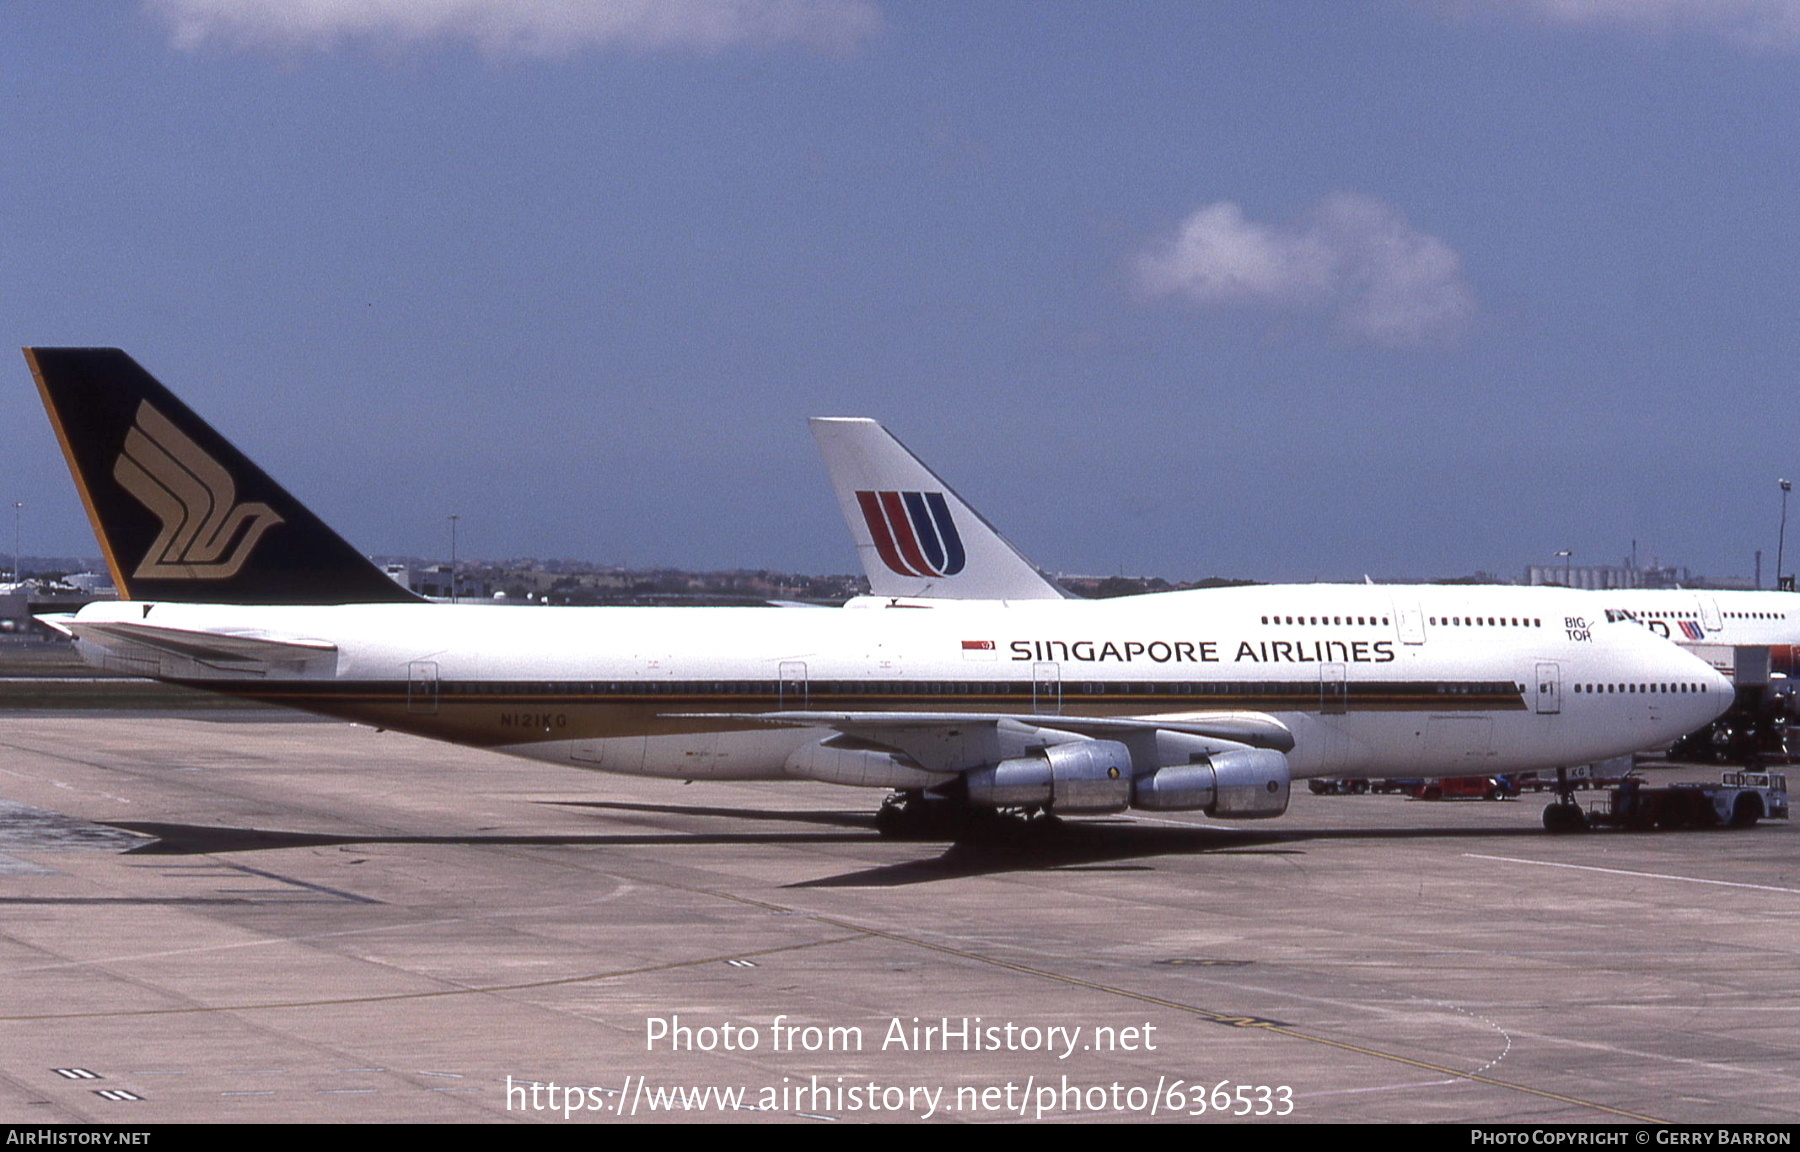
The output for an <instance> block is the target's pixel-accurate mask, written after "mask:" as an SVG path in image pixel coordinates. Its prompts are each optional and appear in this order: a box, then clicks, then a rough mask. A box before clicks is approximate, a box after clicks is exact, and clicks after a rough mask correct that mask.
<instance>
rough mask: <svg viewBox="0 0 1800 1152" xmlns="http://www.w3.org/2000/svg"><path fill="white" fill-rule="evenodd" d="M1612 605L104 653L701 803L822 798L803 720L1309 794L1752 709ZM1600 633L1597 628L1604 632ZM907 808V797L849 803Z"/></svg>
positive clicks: (854, 617)
mask: <svg viewBox="0 0 1800 1152" xmlns="http://www.w3.org/2000/svg"><path fill="white" fill-rule="evenodd" d="M1597 603H1598V602H1597V601H1596V600H1595V598H1594V596H1593V594H1592V593H1587V592H1570V591H1566V590H1563V589H1553V588H1494V587H1478V588H1466V587H1441V588H1440V587H1415V588H1408V589H1405V590H1404V591H1403V592H1400V593H1398V594H1396V593H1395V592H1394V591H1391V590H1390V589H1387V588H1383V587H1379V586H1357V585H1294V586H1281V587H1273V588H1271V587H1245V588H1230V589H1213V590H1207V591H1198V592H1176V593H1163V594H1154V595H1144V596H1135V597H1127V598H1121V599H1115V600H1103V601H1034V602H1020V603H995V602H965V603H961V604H957V603H954V602H947V603H945V604H944V605H943V606H941V607H938V608H934V609H930V610H917V611H914V610H907V609H899V608H891V609H879V610H857V609H774V608H545V607H518V608H499V607H493V606H487V605H446V604H400V605H393V604H368V605H354V604H353V605H342V606H324V607H318V606H279V607H253V606H227V605H201V604H175V603H160V604H146V603H142V602H116V603H99V604H93V605H89V606H88V607H86V608H84V609H83V610H82V611H81V612H80V613H79V615H78V616H77V617H76V621H77V623H78V624H105V623H107V622H109V621H111V622H118V623H122V624H133V625H142V626H145V627H152V626H154V627H159V628H164V629H171V630H177V631H179V632H180V633H183V634H188V633H193V634H210V635H215V636H225V637H229V636H237V637H250V638H265V639H270V640H274V641H288V642H295V643H299V642H309V643H313V644H315V645H317V646H318V649H319V651H320V652H321V653H322V655H320V656H319V657H317V658H310V657H305V655H304V652H302V657H301V658H296V659H294V660H292V661H289V662H282V661H273V662H265V663H264V664H263V665H261V666H252V665H253V663H254V662H253V661H248V660H246V661H244V662H241V663H240V662H236V661H233V660H221V659H216V658H211V657H206V656H204V655H203V656H201V657H198V658H186V657H183V656H181V655H179V654H178V653H172V652H171V650H170V649H169V648H168V647H167V646H165V647H163V648H160V649H151V648H145V649H141V650H133V649H131V648H130V646H129V645H126V646H124V647H121V646H119V645H117V644H112V645H110V646H108V647H105V648H102V647H100V646H98V645H95V644H91V643H89V644H84V645H83V651H84V654H86V655H88V656H89V658H90V659H94V660H95V661H96V662H98V663H103V664H106V665H107V666H110V667H117V668H124V669H128V670H132V671H137V672H140V673H143V674H147V675H154V676H158V677H161V678H164V679H170V680H177V681H181V682H186V683H194V684H198V685H202V686H205V687H209V688H213V689H216V690H219V691H224V692H230V693H233V694H237V695H244V696H249V697H253V698H257V699H264V700H269V701H273V702H278V703H283V704H288V705H292V706H295V707H300V708H305V709H308V710H311V711H315V712H320V713H324V714H328V715H335V716H340V717H346V718H350V719H355V720H359V721H362V722H365V723H371V724H377V725H380V726H384V727H393V728H396V729H400V730H405V731H411V732H416V733H418V734H420V735H425V736H431V737H436V738H440V739H446V740H451V741H455V742H458V743H467V744H475V745H480V746H484V747H490V748H494V749H496V750H501V751H505V752H509V753H514V754H517V755H523V756H529V757H532V758H535V759H543V760H551V761H556V762H560V763H565V764H572V765H575V766H579V767H588V768H597V769H601V770H605V771H618V772H629V773H640V774H647V775H656V776H668V777H676V778H682V779H702V778H707V779H761V778H777V777H784V776H791V775H810V774H812V773H809V772H807V771H803V770H800V769H797V768H796V767H795V765H796V764H797V763H798V761H797V760H796V757H797V756H799V755H800V754H801V753H802V752H803V750H805V749H807V748H808V747H809V746H814V745H817V744H819V743H820V742H821V741H822V740H824V739H827V738H829V737H831V735H832V732H831V730H830V729H827V728H820V727H812V726H807V725H769V724H759V723H756V722H754V721H747V720H745V719H744V716H745V715H746V714H753V713H767V712H776V711H785V712H793V711H809V710H810V711H813V712H819V711H833V712H843V713H857V712H883V713H889V712H898V711H918V712H930V713H934V714H941V713H946V712H976V713H983V714H994V713H1004V714H1007V715H1011V716H1018V717H1020V718H1021V719H1024V720H1027V721H1029V722H1031V723H1032V724H1035V725H1039V726H1041V727H1043V728H1046V729H1052V730H1054V729H1055V727H1056V723H1057V718H1058V717H1059V716H1065V717H1077V716H1080V717H1108V716H1113V717H1175V716H1182V715H1211V714H1224V713H1251V714H1266V715H1269V716H1273V717H1275V718H1276V720H1278V721H1279V722H1280V723H1281V724H1282V725H1285V726H1286V727H1287V728H1288V729H1289V730H1290V731H1291V732H1292V734H1293V748H1292V750H1291V751H1290V752H1289V753H1288V761H1289V764H1290V766H1291V770H1292V774H1293V775H1294V776H1295V777H1306V776H1337V775H1387V776H1397V775H1461V774H1472V773H1484V772H1498V771H1513V770H1525V769H1534V768H1535V769H1544V768H1554V767H1557V766H1561V765H1571V764H1578V763H1585V762H1589V761H1593V760H1597V759H1602V758H1606V757H1610V756H1615V755H1620V754H1623V753H1627V752H1631V751H1635V750H1639V749H1643V748H1648V747H1654V746H1657V745H1659V744H1664V743H1667V742H1669V741H1671V740H1673V739H1675V738H1677V737H1679V736H1681V735H1683V734H1685V733H1687V732H1690V731H1692V730H1694V729H1696V728H1699V727H1701V726H1703V725H1705V724H1706V723H1708V722H1710V721H1711V720H1712V719H1713V718H1714V717H1715V716H1717V715H1718V714H1719V713H1720V712H1722V711H1723V710H1724V709H1725V708H1726V707H1727V706H1728V705H1729V704H1730V703H1731V689H1730V685H1729V683H1728V682H1727V681H1726V680H1725V679H1724V678H1723V677H1721V676H1719V675H1718V674H1717V673H1716V672H1714V671H1713V670H1712V669H1711V668H1709V667H1707V666H1706V665H1705V664H1704V663H1702V662H1701V661H1699V660H1697V659H1695V658H1694V657H1693V656H1691V655H1690V654H1688V653H1685V652H1683V651H1681V650H1680V649H1679V648H1677V647H1676V646H1674V645H1672V644H1670V643H1668V642H1666V641H1664V640H1661V639H1659V638H1658V637H1656V636H1654V635H1652V634H1651V633H1650V632H1649V631H1647V630H1646V629H1645V628H1643V627H1640V626H1639V625H1637V624H1635V623H1631V622H1619V623H1609V622H1607V621H1606V620H1605V618H1604V616H1603V615H1601V614H1599V613H1597V612H1596V611H1595V608H1596V606H1597ZM1597 617H1598V618H1597ZM845 782H852V783H867V784H870V785H874V786H883V787H892V786H895V783H896V782H895V781H894V780H892V779H886V778H880V777H876V776H871V777H870V778H867V779H856V780H846V781H845Z"/></svg>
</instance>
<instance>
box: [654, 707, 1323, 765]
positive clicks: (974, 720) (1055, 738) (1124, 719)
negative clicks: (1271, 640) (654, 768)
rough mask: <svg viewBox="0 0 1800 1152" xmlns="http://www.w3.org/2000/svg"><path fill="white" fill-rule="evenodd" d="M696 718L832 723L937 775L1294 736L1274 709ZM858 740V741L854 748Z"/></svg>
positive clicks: (1281, 744)
mask: <svg viewBox="0 0 1800 1152" xmlns="http://www.w3.org/2000/svg"><path fill="white" fill-rule="evenodd" d="M680 715H682V716H684V717H688V718H695V719H698V718H702V717H704V718H707V719H721V720H724V719H729V720H741V721H748V722H752V723H761V724H779V725H786V726H794V727H808V728H830V729H833V730H835V731H836V733H837V735H836V736H834V737H832V738H831V739H830V740H829V741H828V743H830V744H833V745H835V746H838V747H846V746H862V747H868V748H874V749H889V750H893V751H897V752H901V753H904V754H905V755H906V756H908V757H910V758H911V760H912V761H913V762H915V763H917V764H918V765H919V766H920V767H922V768H925V769H926V770H927V771H932V772H965V771H968V770H970V769H974V768H980V767H983V766H985V765H991V764H995V763H998V762H999V761H1000V760H1004V759H1007V758H1008V757H1012V756H1018V755H1022V754H1024V753H1025V752H1026V751H1028V750H1029V749H1031V748H1041V747H1044V746H1045V745H1048V744H1056V743H1062V742H1066V741H1081V740H1111V741H1118V742H1120V743H1123V744H1127V745H1133V744H1141V745H1146V747H1145V751H1146V752H1149V751H1150V747H1149V746H1153V745H1154V744H1155V743H1156V742H1157V741H1159V740H1162V741H1166V740H1169V739H1171V738H1173V739H1176V740H1180V741H1182V747H1183V751H1184V753H1185V752H1186V751H1191V750H1195V749H1197V748H1198V747H1199V745H1198V744H1197V742H1202V741H1204V742H1213V744H1214V745H1216V747H1215V750H1218V751H1223V750H1226V749H1228V748H1237V749H1242V748H1261V749H1268V750H1271V751H1275V752H1287V751H1289V750H1291V749H1292V748H1293V747H1294V734H1293V733H1292V732H1291V731H1290V730H1289V729H1288V727H1287V725H1285V724H1283V723H1282V722H1281V721H1279V720H1277V719H1276V718H1275V717H1273V716H1271V715H1269V714H1268V713H1266V712H1182V713H1171V714H1169V715H1164V716H1106V717H1092V716H1047V715H1041V714H1038V713H1015V712H824V711H819V712H812V711H787V712H707V713H681V714H680ZM845 741H852V742H854V745H846V744H845V743H844V742H845Z"/></svg>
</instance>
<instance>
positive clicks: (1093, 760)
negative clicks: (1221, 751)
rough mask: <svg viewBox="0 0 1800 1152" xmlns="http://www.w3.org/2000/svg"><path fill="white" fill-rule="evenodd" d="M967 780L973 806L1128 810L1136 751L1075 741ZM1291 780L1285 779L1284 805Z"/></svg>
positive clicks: (1094, 811)
mask: <svg viewBox="0 0 1800 1152" xmlns="http://www.w3.org/2000/svg"><path fill="white" fill-rule="evenodd" d="M1276 758H1277V759H1280V755H1279V753H1278V754H1277V755H1276ZM963 779H964V780H965V781H966V782H967V784H968V790H969V791H968V795H969V803H971V804H977V805H981V806H984V807H991V808H1046V809H1049V810H1050V811H1052V812H1058V813H1063V814H1080V813H1089V814H1098V813H1105V812H1123V811H1124V810H1125V809H1126V808H1127V807H1128V806H1129V805H1130V804H1131V752H1130V751H1129V750H1128V749H1127V748H1126V747H1125V745H1123V744H1121V743H1119V742H1118V741H1116V740H1073V741H1070V742H1069V743H1066V744H1052V745H1050V746H1049V747H1046V748H1036V749H1033V750H1032V751H1031V752H1029V753H1027V754H1026V755H1024V756H1019V757H1016V758H1014V759H1011V760H1002V761H1000V762H999V763H998V764H995V765H992V766H991V767H986V768H976V769H974V770H973V771H970V772H968V773H965V774H964V777H963ZM1285 781H1286V776H1285V775H1284V776H1283V782H1284V789H1283V793H1282V795H1283V798H1284V801H1285V798H1286V790H1285Z"/></svg>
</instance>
